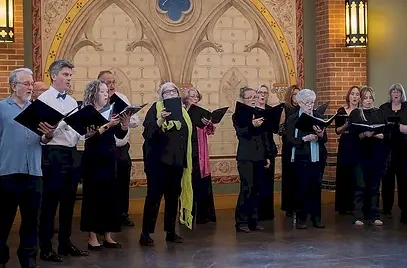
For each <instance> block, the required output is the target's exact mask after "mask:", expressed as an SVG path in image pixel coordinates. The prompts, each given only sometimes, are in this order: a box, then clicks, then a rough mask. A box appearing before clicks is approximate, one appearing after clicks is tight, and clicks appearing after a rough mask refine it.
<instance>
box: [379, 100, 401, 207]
mask: <svg viewBox="0 0 407 268" xmlns="http://www.w3.org/2000/svg"><path fill="white" fill-rule="evenodd" d="M406 107H407V105H406V103H405V102H404V103H402V104H401V108H400V110H398V111H393V109H392V105H391V103H390V102H386V103H384V104H382V105H381V106H380V110H382V111H383V115H384V117H385V118H386V120H387V119H388V118H389V117H400V115H401V114H403V113H404V111H405V110H406ZM393 126H394V127H391V128H388V129H387V130H388V131H389V133H388V135H389V138H390V139H389V143H388V145H389V149H390V159H389V163H388V166H387V169H386V174H385V175H384V176H383V179H382V202H383V213H384V214H391V210H392V208H393V204H394V190H395V177H397V188H398V186H399V185H401V184H402V183H403V182H402V181H401V179H402V177H403V166H404V163H403V161H402V160H401V159H402V155H403V147H402V146H400V145H401V144H402V143H403V139H404V137H403V136H404V135H402V134H401V133H400V129H399V124H395V125H393ZM401 193H403V191H398V199H399V200H400V199H401V198H402V197H401Z"/></svg>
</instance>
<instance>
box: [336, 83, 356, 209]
mask: <svg viewBox="0 0 407 268" xmlns="http://www.w3.org/2000/svg"><path fill="white" fill-rule="evenodd" d="M345 100H346V106H344V107H341V108H339V109H338V111H337V114H338V116H343V117H344V119H345V124H344V125H338V124H336V125H335V132H336V134H337V135H340V138H339V145H338V155H337V161H336V163H337V164H336V189H335V211H338V212H339V214H341V215H349V214H351V213H352V211H353V194H354V190H353V184H354V181H355V179H354V178H353V175H354V166H353V163H354V161H352V156H353V151H352V137H351V136H350V135H349V130H348V128H349V123H348V122H347V117H348V116H349V115H350V113H351V112H352V111H353V110H354V109H356V108H358V107H359V102H360V88H359V87H357V86H353V87H351V88H350V89H349V90H348V93H347V94H346V99H345ZM341 121H343V120H338V121H336V122H341Z"/></svg>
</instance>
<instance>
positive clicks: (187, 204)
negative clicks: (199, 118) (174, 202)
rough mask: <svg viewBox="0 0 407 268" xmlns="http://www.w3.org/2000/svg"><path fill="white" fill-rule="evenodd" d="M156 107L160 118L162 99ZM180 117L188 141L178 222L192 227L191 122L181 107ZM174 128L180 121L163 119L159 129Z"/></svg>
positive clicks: (178, 127)
mask: <svg viewBox="0 0 407 268" xmlns="http://www.w3.org/2000/svg"><path fill="white" fill-rule="evenodd" d="M155 107H156V109H157V118H160V116H161V112H162V110H163V108H164V104H163V102H162V101H157V102H156V105H155ZM182 117H183V118H184V120H185V122H186V124H187V127H188V141H187V167H186V168H184V172H183V174H182V180H181V196H180V201H181V209H180V222H181V224H184V225H186V226H187V227H188V228H189V229H192V218H193V216H192V204H193V190H192V143H191V137H192V122H191V119H190V117H189V115H188V112H187V110H185V109H184V108H182ZM174 126H175V128H176V129H177V130H180V129H181V122H179V121H173V120H171V121H169V122H167V121H165V122H164V123H163V124H162V126H161V129H162V130H163V131H164V132H165V131H166V130H170V129H171V128H173V127H174Z"/></svg>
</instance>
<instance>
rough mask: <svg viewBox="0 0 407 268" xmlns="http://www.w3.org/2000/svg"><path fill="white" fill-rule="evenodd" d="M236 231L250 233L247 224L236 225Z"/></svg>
mask: <svg viewBox="0 0 407 268" xmlns="http://www.w3.org/2000/svg"><path fill="white" fill-rule="evenodd" d="M236 232H241V233H250V229H249V227H247V226H236Z"/></svg>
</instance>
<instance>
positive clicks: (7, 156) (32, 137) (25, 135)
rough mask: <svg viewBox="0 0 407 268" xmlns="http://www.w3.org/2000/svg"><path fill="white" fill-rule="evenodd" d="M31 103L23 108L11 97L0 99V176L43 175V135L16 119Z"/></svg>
mask: <svg viewBox="0 0 407 268" xmlns="http://www.w3.org/2000/svg"><path fill="white" fill-rule="evenodd" d="M30 104H31V102H27V103H26V104H25V105H24V107H23V109H21V107H20V106H18V104H17V103H16V102H15V101H14V100H13V99H12V98H11V97H9V98H7V99H5V100H2V101H0V176H4V175H10V174H16V173H21V174H29V175H32V176H42V170H41V153H42V150H41V145H40V139H41V137H40V136H38V135H37V134H36V133H34V132H32V131H31V130H29V129H28V128H26V127H24V126H23V125H21V124H19V123H17V122H16V121H15V120H14V118H15V117H16V116H17V115H18V114H20V113H21V112H22V111H23V110H24V109H25V108H27V107H28V105H30Z"/></svg>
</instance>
